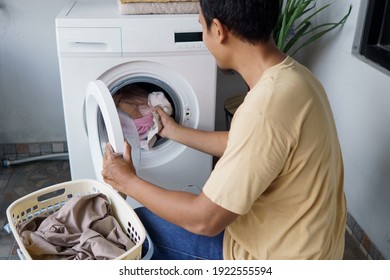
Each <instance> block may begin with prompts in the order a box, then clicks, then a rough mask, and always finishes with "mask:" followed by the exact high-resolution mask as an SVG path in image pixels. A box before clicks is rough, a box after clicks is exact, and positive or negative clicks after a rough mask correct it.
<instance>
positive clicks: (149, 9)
mask: <svg viewBox="0 0 390 280" xmlns="http://www.w3.org/2000/svg"><path fill="white" fill-rule="evenodd" d="M118 6H119V12H120V13H121V14H122V15H148V14H197V13H198V12H199V4H198V2H177V1H176V2H166V3H156V2H150V3H125V4H123V3H122V2H121V0H118Z"/></svg>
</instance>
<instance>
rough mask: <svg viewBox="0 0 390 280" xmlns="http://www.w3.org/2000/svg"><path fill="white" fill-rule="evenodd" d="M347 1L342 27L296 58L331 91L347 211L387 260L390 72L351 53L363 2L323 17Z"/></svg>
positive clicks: (389, 233)
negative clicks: (338, 138) (346, 17)
mask: <svg viewBox="0 0 390 280" xmlns="http://www.w3.org/2000/svg"><path fill="white" fill-rule="evenodd" d="M364 1H366V0H364ZM317 2H319V3H318V4H320V3H325V2H326V3H329V1H324V0H322V1H317ZM349 3H353V11H352V14H351V15H350V17H349V19H348V21H347V23H346V24H345V25H344V27H343V28H342V30H341V31H336V32H332V34H328V35H327V36H326V37H323V38H322V39H321V40H320V41H319V42H316V43H315V44H314V45H312V46H311V47H309V48H308V49H307V50H306V51H304V52H302V53H300V54H299V56H297V59H299V60H301V61H302V62H303V63H304V64H305V65H307V66H308V67H309V68H311V70H312V71H313V72H314V73H315V74H316V76H317V77H318V78H319V79H320V80H321V82H322V83H323V85H324V86H325V88H326V90H327V92H328V95H329V98H330V101H331V104H332V108H333V112H334V115H335V119H336V124H337V127H338V133H339V137H340V141H341V146H342V151H343V156H344V163H345V192H346V196H347V203H348V210H349V213H350V214H351V215H352V216H353V217H354V218H355V219H356V221H357V222H358V223H359V224H360V226H361V227H362V228H363V229H364V231H365V232H366V234H367V235H368V237H369V238H370V239H371V240H372V242H373V243H374V244H375V245H376V246H377V247H378V249H379V250H380V251H381V253H382V255H383V256H384V257H385V258H386V259H389V258H390V218H389V213H390V203H389V202H390V110H389V107H390V90H389V89H390V76H388V75H387V74H384V73H383V72H381V71H378V69H376V68H374V67H372V66H370V65H368V64H366V63H364V62H363V61H361V60H359V59H357V58H356V57H355V56H353V55H352V54H351V52H352V45H353V39H354V34H355V26H356V23H357V20H358V12H359V5H360V1H357V0H349V1H348V0H343V1H335V2H334V4H333V6H332V8H331V12H330V13H326V14H324V20H328V21H336V20H337V19H339V18H341V17H342V15H343V13H345V11H347V9H348V5H349ZM320 6H321V5H318V7H320Z"/></svg>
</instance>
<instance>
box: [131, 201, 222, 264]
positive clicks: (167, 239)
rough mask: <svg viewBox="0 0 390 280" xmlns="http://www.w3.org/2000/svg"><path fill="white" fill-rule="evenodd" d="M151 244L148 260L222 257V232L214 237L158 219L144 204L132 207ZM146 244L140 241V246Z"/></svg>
mask: <svg viewBox="0 0 390 280" xmlns="http://www.w3.org/2000/svg"><path fill="white" fill-rule="evenodd" d="M135 212H136V213H137V215H138V217H139V219H140V220H141V222H142V223H143V225H144V227H145V229H146V231H147V232H148V234H149V236H150V238H151V240H152V242H153V246H154V254H153V257H152V260H222V259H223V255H222V241H223V232H222V233H220V234H218V235H217V236H215V237H207V236H202V235H197V234H193V233H191V232H189V231H187V230H185V229H183V228H181V227H178V226H176V225H174V224H171V223H169V222H167V221H166V220H163V219H161V218H160V217H158V216H157V215H155V214H153V213H152V212H151V211H149V210H148V209H146V208H145V207H140V208H136V209H135ZM147 250H148V244H147V242H145V243H144V244H143V250H142V251H144V252H146V251H147Z"/></svg>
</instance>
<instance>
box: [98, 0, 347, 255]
mask: <svg viewBox="0 0 390 280" xmlns="http://www.w3.org/2000/svg"><path fill="white" fill-rule="evenodd" d="M279 2H280V1H275V0H201V1H200V15H199V21H200V23H201V24H202V26H203V40H204V43H205V44H206V46H207V47H208V49H209V50H210V52H211V53H212V54H213V56H214V57H215V59H216V61H217V64H218V66H219V67H220V68H221V69H226V70H234V71H236V72H238V73H239V74H240V75H241V76H242V77H243V79H244V80H245V82H246V83H247V85H248V86H249V88H250V91H249V92H248V94H247V96H246V98H245V100H244V102H243V104H242V105H241V106H240V107H239V108H238V110H237V111H236V113H235V115H234V118H233V120H232V124H231V128H230V131H229V132H206V131H199V130H194V129H190V128H186V127H183V126H180V125H179V124H177V123H175V122H174V121H173V120H172V119H171V118H169V117H168V116H167V115H166V114H164V112H163V111H162V110H161V109H159V108H156V111H157V112H158V114H159V115H160V117H161V120H162V123H163V126H164V127H163V129H162V130H161V131H160V135H161V136H162V137H166V138H170V139H172V140H174V141H177V142H180V143H182V144H185V145H188V146H190V147H193V148H195V149H198V150H200V151H203V152H206V153H209V154H212V155H214V156H217V157H220V159H219V161H218V163H217V164H216V166H215V168H214V170H213V172H212V174H211V176H210V178H209V180H208V181H207V182H206V184H205V186H204V188H203V191H202V193H201V194H200V195H198V196H196V195H193V194H190V193H186V192H176V191H169V190H165V189H162V188H159V187H158V186H155V185H153V184H151V183H149V182H146V181H144V180H142V179H140V178H138V177H137V175H136V174H135V170H134V167H133V165H132V163H131V156H130V147H129V145H126V151H125V155H124V159H121V158H116V157H115V156H114V153H113V151H112V149H111V148H110V146H107V147H106V152H105V156H104V157H105V159H104V164H103V165H104V168H103V172H102V174H103V176H104V178H105V180H106V182H107V183H109V184H111V185H112V186H113V187H114V188H116V189H118V190H119V191H121V192H123V193H125V194H127V195H129V196H131V197H133V198H135V199H136V200H138V201H139V202H140V203H141V204H143V205H144V206H145V208H140V209H139V210H137V211H138V212H137V213H138V214H139V216H140V218H141V220H142V222H143V223H144V225H145V228H146V230H147V231H148V232H149V234H150V235H151V238H152V240H153V241H154V243H155V247H156V252H157V253H156V256H155V257H156V258H172V259H179V258H194V259H202V258H206V259H221V258H223V259H341V258H342V257H343V251H344V235H345V232H344V230H345V221H346V203H345V196H344V191H343V163H342V156H341V151H340V145H339V141H338V137H337V132H336V127H335V123H334V120H333V116H332V113H331V108H330V105H329V102H328V100H327V96H326V93H325V91H324V89H323V87H322V86H321V84H320V83H319V82H318V81H317V80H316V79H315V77H314V76H313V75H312V74H311V73H310V72H309V71H308V70H307V69H306V68H305V67H303V66H302V65H300V64H298V63H297V62H296V61H294V60H293V59H292V58H290V57H288V56H286V55H285V54H283V53H282V52H281V51H280V50H279V49H278V48H277V47H276V46H275V43H274V41H273V39H272V36H271V34H272V30H273V28H274V26H275V24H276V21H277V18H278V12H279V6H278V3H279ZM146 209H148V210H146ZM153 213H154V214H153Z"/></svg>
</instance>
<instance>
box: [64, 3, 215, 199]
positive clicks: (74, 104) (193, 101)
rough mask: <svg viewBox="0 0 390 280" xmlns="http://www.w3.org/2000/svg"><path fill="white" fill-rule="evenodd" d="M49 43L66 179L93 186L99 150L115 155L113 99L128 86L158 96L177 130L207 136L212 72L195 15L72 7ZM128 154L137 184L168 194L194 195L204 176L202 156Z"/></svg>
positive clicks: (119, 143)
mask: <svg viewBox="0 0 390 280" xmlns="http://www.w3.org/2000/svg"><path fill="white" fill-rule="evenodd" d="M56 36H57V49H58V56H59V65H60V76H61V87H62V97H63V106H64V115H65V126H66V135H67V144H68V151H69V160H70V169H71V176H72V179H82V178H93V179H101V169H102V165H101V164H102V156H103V152H104V146H105V144H106V143H107V142H110V143H111V144H112V145H113V147H114V150H116V152H121V150H123V140H124V138H126V137H127V136H126V137H125V136H124V134H123V129H122V125H121V122H120V120H119V117H118V111H117V108H116V107H115V103H114V101H113V96H114V95H115V94H116V93H117V92H118V91H119V90H121V89H124V88H126V87H128V86H130V85H137V86H140V87H142V88H143V89H145V90H147V91H148V92H155V91H158V92H163V93H164V95H165V97H166V98H167V99H168V100H169V102H170V103H171V105H172V107H173V110H172V111H173V112H172V117H173V118H174V119H175V120H176V121H177V122H178V123H180V124H182V125H184V126H187V127H192V128H197V129H202V130H208V131H212V130H214V121H215V103H216V80H217V79H216V75H217V74H216V73H217V72H216V71H217V67H216V63H215V60H214V59H213V57H212V56H211V54H210V53H209V52H208V50H207V49H206V47H205V45H204V43H203V42H202V27H201V25H200V23H199V21H198V15H195V14H175V15H121V14H120V13H119V10H118V6H117V4H116V1H104V2H80V1H76V2H74V3H71V4H70V5H69V6H67V7H65V8H64V9H63V10H62V11H61V12H60V14H59V15H58V16H57V17H56ZM129 137H130V136H129ZM130 138H131V137H130ZM137 139H138V138H137ZM128 140H129V139H128ZM129 142H131V144H132V146H134V145H135V146H136V145H137V144H134V143H135V142H134V138H131V139H130V140H129ZM133 152H134V153H133V159H134V157H135V161H136V162H137V164H138V166H137V172H138V175H139V176H140V177H141V178H143V179H145V180H147V181H150V182H152V183H154V184H157V185H159V186H161V187H164V188H168V189H172V190H189V191H191V192H195V193H196V192H200V190H201V188H202V187H203V185H204V183H205V182H206V180H207V178H208V177H209V175H210V172H211V169H212V157H211V156H210V155H207V154H204V153H202V152H199V151H197V150H194V149H192V148H189V147H186V146H184V145H181V144H179V143H176V142H174V141H172V140H168V139H164V138H158V139H157V141H156V143H155V144H154V145H153V147H151V148H150V149H148V150H142V149H139V150H136V151H134V149H133ZM138 159H139V161H138Z"/></svg>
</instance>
